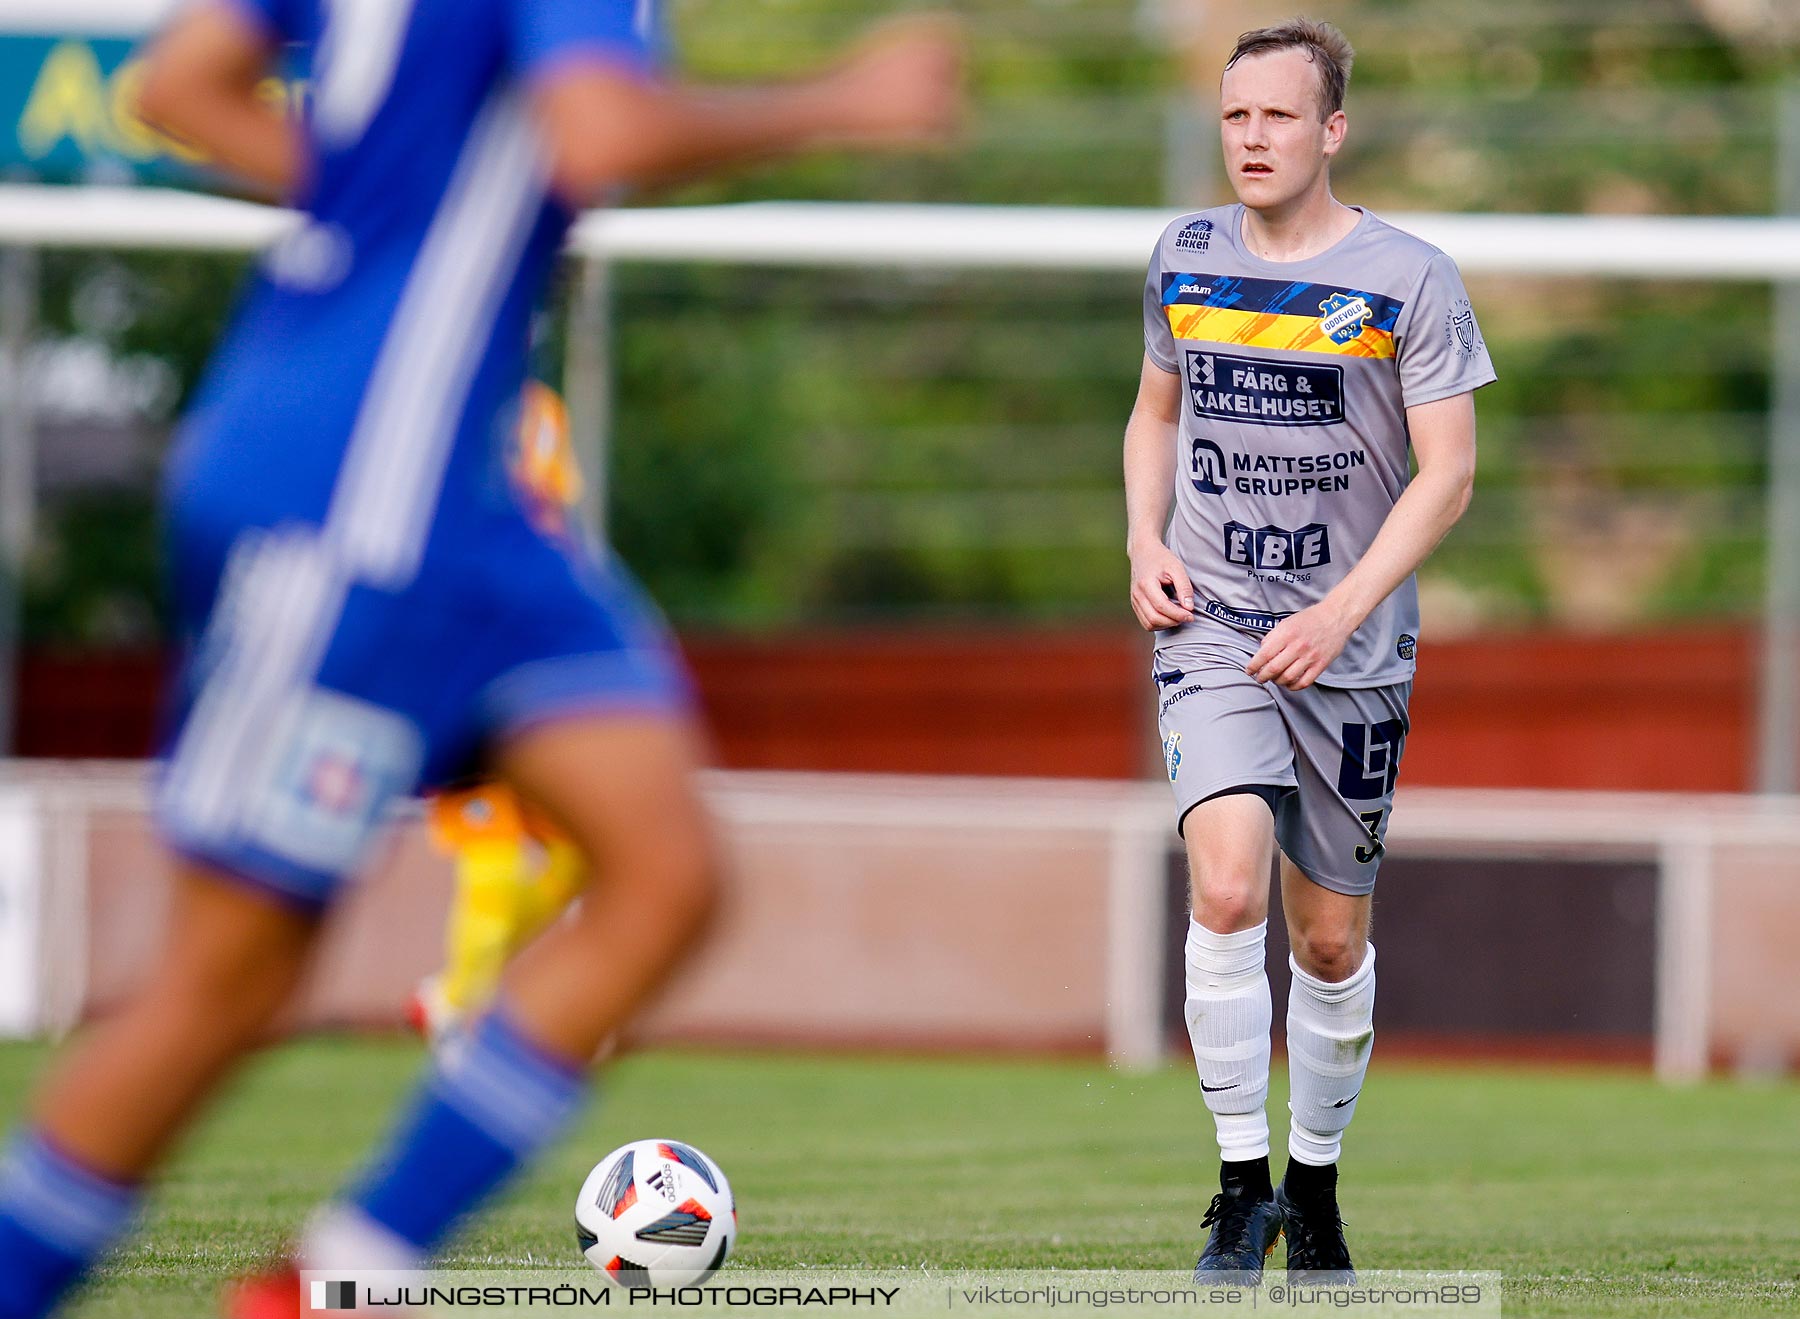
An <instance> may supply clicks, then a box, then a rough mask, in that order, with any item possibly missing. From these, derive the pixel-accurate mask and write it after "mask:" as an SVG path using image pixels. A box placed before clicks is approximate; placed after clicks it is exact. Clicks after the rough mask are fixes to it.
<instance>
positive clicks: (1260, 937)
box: [1185, 921, 1274, 1163]
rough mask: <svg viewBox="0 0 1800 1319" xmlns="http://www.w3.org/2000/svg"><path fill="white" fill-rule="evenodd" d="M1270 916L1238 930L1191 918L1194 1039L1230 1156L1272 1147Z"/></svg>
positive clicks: (1225, 1154)
mask: <svg viewBox="0 0 1800 1319" xmlns="http://www.w3.org/2000/svg"><path fill="white" fill-rule="evenodd" d="M1268 928H1269V923H1268V922H1267V921H1263V922H1262V923H1261V924H1260V925H1256V926H1254V927H1253V928H1251V929H1248V930H1239V931H1238V932H1237V933H1236V934H1215V933H1213V931H1211V930H1209V929H1207V928H1206V927H1205V926H1204V925H1202V924H1200V922H1199V921H1189V922H1188V937H1187V1003H1186V1010H1185V1015H1186V1016H1187V1027H1188V1039H1189V1040H1191V1041H1192V1042H1193V1045H1194V1066H1195V1068H1196V1069H1197V1070H1198V1071H1199V1073H1200V1089H1201V1091H1202V1093H1203V1096H1204V1098H1205V1100H1206V1107H1207V1108H1208V1109H1209V1110H1211V1112H1212V1115H1213V1122H1214V1123H1215V1125H1216V1126H1217V1127H1218V1131H1219V1155H1220V1157H1221V1158H1222V1159H1223V1160H1224V1161H1225V1162H1227V1163H1238V1162H1242V1161H1244V1160H1246V1159H1264V1158H1267V1157H1268V1155H1269V1114H1268V1111H1267V1109H1266V1108H1265V1107H1264V1105H1265V1104H1266V1103H1267V1102H1268V1098H1269V1025H1270V1022H1271V1020H1272V1017H1273V1015H1274V1010H1273V1008H1272V1006H1271V1004H1270V1001H1269V974H1268V971H1267V969H1266V968H1265V966H1264V964H1263V963H1264V957H1265V953H1264V950H1263V941H1264V936H1265V934H1266V933H1267V931H1268Z"/></svg>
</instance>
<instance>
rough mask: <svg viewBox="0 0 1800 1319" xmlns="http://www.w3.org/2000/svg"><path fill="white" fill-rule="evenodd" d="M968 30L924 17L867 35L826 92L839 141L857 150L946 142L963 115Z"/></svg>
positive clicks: (946, 18) (827, 82) (939, 17)
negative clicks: (853, 146) (830, 103)
mask: <svg viewBox="0 0 1800 1319" xmlns="http://www.w3.org/2000/svg"><path fill="white" fill-rule="evenodd" d="M965 45H966V41H965V36H964V32H963V25H962V24H961V23H960V22H959V21H958V20H957V19H955V18H954V17H952V16H951V15H948V14H919V15H913V16H909V17H906V18H899V19H893V20H890V21H888V22H885V23H879V24H877V25H875V26H874V27H872V28H871V29H869V31H868V32H867V33H866V34H865V35H864V36H863V38H862V40H861V41H859V42H858V43H857V44H856V46H855V47H854V48H853V49H852V50H851V52H850V54H849V55H848V56H847V57H846V58H845V59H844V61H843V62H842V63H841V64H839V65H838V67H837V68H835V69H833V70H832V71H831V72H829V73H827V74H826V75H825V76H824V78H823V80H822V86H823V88H824V90H825V91H826V92H827V94H828V95H829V96H830V97H831V100H832V105H833V108H834V110H835V111H836V114H835V116H834V117H835V118H836V119H837V121H838V123H839V125H840V134H839V136H840V140H842V141H844V142H846V143H848V144H851V145H856V146H888V147H923V146H934V145H937V144H940V143H943V142H946V141H948V140H949V139H950V138H951V137H952V136H954V134H955V133H956V131H957V129H958V127H959V126H960V125H961V123H962V118H963V109H964V95H963V81H964V47H965Z"/></svg>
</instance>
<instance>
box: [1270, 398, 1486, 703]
mask: <svg viewBox="0 0 1800 1319" xmlns="http://www.w3.org/2000/svg"><path fill="white" fill-rule="evenodd" d="M1406 424H1407V429H1408V430H1409V431H1410V432H1411V435H1412V446H1413V453H1414V455H1415V456H1416V457H1417V459H1418V464H1419V474H1418V475H1417V476H1416V477H1414V478H1413V481H1412V484H1411V485H1409V486H1408V487H1407V488H1406V491H1405V493H1404V494H1402V495H1401V496H1400V498H1399V499H1398V500H1397V501H1395V503H1394V507H1393V510H1392V511H1391V512H1390V513H1389V514H1388V516H1387V520H1386V521H1385V522H1383V523H1382V524H1381V530H1380V531H1379V532H1378V533H1377V534H1376V536H1375V539H1374V541H1373V542H1371V543H1370V545H1369V549H1368V552H1367V553H1366V554H1364V555H1363V556H1362V558H1361V559H1360V560H1359V561H1358V562H1357V565H1356V567H1354V568H1352V569H1351V570H1350V572H1349V573H1348V574H1347V575H1346V576H1345V577H1344V580H1343V581H1341V582H1339V583H1338V584H1337V586H1335V587H1334V588H1332V590H1331V591H1330V592H1329V593H1328V594H1327V595H1326V596H1325V598H1324V599H1323V600H1321V601H1319V603H1318V604H1316V605H1313V606H1311V607H1310V608H1307V609H1302V610H1301V611H1300V612H1299V613H1297V614H1294V615H1292V616H1291V617H1289V618H1286V619H1283V620H1282V621H1281V622H1280V623H1279V624H1278V625H1276V627H1275V628H1274V629H1273V630H1272V631H1271V632H1270V633H1269V635H1268V636H1267V637H1265V638H1264V639H1263V643H1262V646H1261V647H1260V648H1259V649H1258V650H1257V652H1256V655H1255V656H1254V658H1252V659H1251V661H1250V663H1249V664H1248V665H1247V666H1246V671H1247V672H1248V673H1249V674H1250V676H1251V677H1253V678H1255V679H1256V680H1257V681H1258V682H1275V683H1279V684H1280V685H1281V686H1283V687H1286V688H1288V689H1290V690H1292V691H1299V690H1301V689H1302V688H1305V687H1310V686H1311V685H1312V684H1313V683H1314V682H1316V681H1318V678H1319V675H1320V674H1322V673H1324V672H1325V669H1326V667H1327V666H1328V665H1330V663H1331V662H1332V661H1333V660H1334V659H1336V658H1337V657H1338V655H1339V653H1340V652H1341V651H1342V650H1343V649H1344V644H1345V643H1346V642H1347V641H1348V640H1349V639H1350V634H1351V633H1353V632H1355V631H1356V629H1357V628H1359V627H1361V626H1362V624H1363V620H1364V619H1366V618H1368V616H1369V614H1370V613H1371V612H1373V610H1374V609H1375V607H1376V606H1377V605H1379V604H1380V603H1381V602H1382V601H1383V600H1385V599H1387V598H1388V596H1390V595H1392V594H1393V593H1394V591H1395V589H1396V588H1398V587H1399V585H1400V583H1402V582H1404V581H1405V580H1406V579H1407V578H1408V577H1410V576H1412V575H1413V573H1415V572H1417V571H1418V569H1419V565H1421V564H1422V563H1424V562H1425V560H1426V559H1427V558H1428V557H1430V555H1431V552H1432V551H1433V550H1435V549H1436V548H1437V547H1438V544H1439V542H1441V541H1442V540H1443V539H1444V537H1445V536H1446V535H1448V534H1449V532H1450V528H1451V527H1453V526H1455V525H1456V523H1457V520H1458V519H1459V518H1461V517H1462V515H1463V513H1464V512H1465V511H1467V509H1468V507H1469V499H1470V497H1471V496H1472V495H1473V493H1474V489H1475V395H1474V394H1472V393H1470V394H1457V395H1454V396H1452V397H1450V398H1445V399H1438V400H1437V401H1436V402H1432V403H1421V404H1419V405H1418V406H1417V407H1412V408H1408V409H1407V410H1406Z"/></svg>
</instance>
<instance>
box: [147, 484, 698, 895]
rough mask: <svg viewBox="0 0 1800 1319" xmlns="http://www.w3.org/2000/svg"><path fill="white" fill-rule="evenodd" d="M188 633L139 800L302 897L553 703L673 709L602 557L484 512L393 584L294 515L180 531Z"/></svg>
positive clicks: (626, 592)
mask: <svg viewBox="0 0 1800 1319" xmlns="http://www.w3.org/2000/svg"><path fill="white" fill-rule="evenodd" d="M176 512H177V517H176V520H175V527H174V529H173V537H172V539H173V544H172V546H171V549H172V559H173V565H174V569H175V588H176V597H177V608H178V613H179V614H180V622H181V624H182V626H183V630H184V631H185V632H186V633H187V635H189V636H191V637H193V638H195V641H194V643H193V645H192V646H191V647H190V652H189V655H188V657H187V659H186V662H185V663H184V665H183V667H182V670H181V672H180V673H179V674H178V676H177V678H176V680H175V683H174V687H173V691H172V694H171V696H172V699H171V701H170V707H171V708H170V718H169V720H168V726H169V730H170V731H169V733H168V736H167V738H166V743H165V747H164V754H165V757H166V767H165V769H164V771H163V773H162V776H161V781H160V783H159V785H158V790H157V802H156V816H157V823H158V827H159V829H160V831H161V833H162V836H163V838H164V840H165V841H166V842H167V843H168V844H169V845H170V846H172V847H173V848H174V849H175V851H176V852H177V853H178V854H180V855H182V856H185V857H187V858H189V859H191V860H194V861H197V862H199V863H201V864H204V865H206V866H208V867H209V868H211V869H215V870H220V871H223V872H225V873H226V874H228V875H232V876H235V877H237V878H240V879H242V880H243V881H245V882H247V883H249V884H251V885H253V886H256V887H258V888H261V889H264V890H267V891H269V892H271V893H273V894H275V895H276V896H278V897H280V898H281V899H283V900H286V901H288V902H291V903H292V904H294V905H296V906H298V907H301V908H305V909H317V908H322V907H324V906H326V905H327V904H329V903H330V901H331V900H332V898H333V896H334V895H335V894H336V893H337V891H338V889H339V888H340V886H341V885H342V884H343V883H344V881H345V880H346V879H347V878H348V877H350V876H352V875H353V874H355V873H356V872H357V871H358V870H359V869H360V868H361V867H362V865H363V864H364V862H365V860H366V858H367V857H368V855H369V851H370V848H371V846H372V845H373V844H374V842H375V841H376V839H377V837H378V835H379V834H380V832H381V829H382V825H383V823H384V820H385V818H386V817H387V815H388V813H389V811H390V808H391V807H392V806H393V805H394V804H395V803H396V801H397V800H398V799H400V798H404V797H406V796H408V795H410V794H412V793H414V792H416V791H418V790H419V789H420V788H421V787H429V786H436V785H439V784H443V783H446V782H449V781H453V780H455V779H457V778H460V777H464V776H466V775H468V774H470V773H472V772H474V771H476V770H478V769H479V768H480V765H481V762H482V759H483V757H484V753H486V752H487V751H488V750H489V749H490V748H491V747H493V746H494V745H496V744H497V743H500V742H503V741H504V740H506V739H507V738H508V737H511V736H514V735H516V734H518V733H521V732H523V731H525V730H527V729H529V728H531V727H533V726H535V725H540V724H543V723H546V722H549V721H553V720H556V719H559V718H565V717H571V716H576V715H581V714H591V713H606V712H614V713H627V712H657V713H666V714H669V715H672V716H683V717H685V716H686V715H688V714H689V713H691V711H692V710H693V706H694V702H693V694H692V688H691V684H690V682H689V680H688V678H687V675H686V672H685V670H684V668H683V666H682V663H681V660H680V657H679V655H678V653H677V652H676V649H675V646H674V643H673V641H672V638H671V637H670V635H669V632H668V629H667V628H666V626H665V625H664V624H663V622H662V621H661V618H660V616H659V615H658V614H657V612H656V611H655V609H654V607H653V606H652V605H651V604H650V603H649V601H648V599H647V597H645V596H644V594H643V593H642V591H641V590H640V589H639V587H638V586H637V584H636V583H635V582H634V581H633V580H632V578H631V576H630V575H629V574H628V573H627V572H626V571H625V569H624V568H623V567H622V566H621V565H620V564H619V563H618V562H617V561H616V560H614V559H612V558H611V557H610V555H602V554H600V553H597V552H589V551H587V550H585V549H582V548H579V547H574V546H565V545H561V544H558V543H556V542H553V541H551V540H548V539H546V538H544V537H543V536H541V535H539V534H538V533H537V532H536V531H534V530H533V529H532V527H531V526H530V525H529V523H528V522H527V521H526V520H525V518H524V516H523V515H522V514H521V513H518V512H517V511H516V510H508V511H506V512H504V513H502V512H499V511H496V512H495V513H493V514H492V515H491V516H488V517H485V518H483V519H482V520H481V524H480V525H479V526H472V527H464V528H460V529H459V533H460V534H458V535H457V536H454V537H452V536H447V535H434V537H433V542H432V545H431V547H430V548H429V549H428V551H427V553H426V555H425V558H424V560H423V563H422V566H421V567H420V570H419V571H418V572H417V573H416V574H415V575H414V576H413V578H412V580H411V581H410V582H409V583H408V584H406V585H405V586H403V587H401V588H399V589H394V590H387V589H378V588H376V587H373V586H370V585H367V584H365V583H363V582H359V581H357V580H355V578H354V576H353V575H351V574H348V573H346V572H345V571H343V570H342V568H341V567H340V561H341V559H342V557H343V556H342V555H341V553H339V552H337V551H334V550H333V549H332V548H331V547H330V546H329V544H328V543H327V540H326V538H325V537H324V536H323V535H322V534H321V533H320V530H319V528H318V526H317V525H316V524H311V523H293V524H288V525H277V526H272V527H251V528H247V529H244V530H242V531H239V532H237V533H236V534H235V535H233V536H232V537H230V539H229V543H228V548H227V547H226V546H225V545H224V544H221V540H222V538H221V537H219V536H217V535H213V536H210V537H209V536H208V535H206V534H204V533H203V532H201V531H199V530H198V529H194V530H191V531H190V532H188V533H184V531H183V528H182V526H181V519H180V516H179V513H180V510H179V509H177V510H176Z"/></svg>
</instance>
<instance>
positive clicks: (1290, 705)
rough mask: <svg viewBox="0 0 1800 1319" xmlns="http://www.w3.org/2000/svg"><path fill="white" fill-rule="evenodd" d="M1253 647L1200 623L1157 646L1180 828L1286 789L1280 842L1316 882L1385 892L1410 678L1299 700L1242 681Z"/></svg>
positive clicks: (1280, 804)
mask: <svg viewBox="0 0 1800 1319" xmlns="http://www.w3.org/2000/svg"><path fill="white" fill-rule="evenodd" d="M1255 653H1256V646H1255V644H1254V642H1253V640H1252V638H1251V637H1249V636H1246V635H1243V634H1240V633H1238V632H1235V631H1234V630H1232V629H1230V628H1227V627H1225V626H1223V625H1221V624H1216V623H1211V622H1209V621H1206V620H1202V625H1193V624H1190V625H1189V626H1187V627H1184V628H1182V629H1180V631H1179V632H1178V633H1176V634H1175V635H1173V636H1164V637H1163V638H1160V639H1159V640H1158V642H1157V647H1156V658H1155V661H1154V663H1153V664H1152V666H1151V676H1152V679H1153V680H1154V682H1155V684H1156V701H1157V709H1156V714H1157V724H1158V726H1159V728H1160V730H1161V732H1162V747H1163V761H1164V764H1165V766H1166V767H1167V769H1168V772H1169V783H1170V785H1171V786H1172V787H1173V788H1174V790H1175V809H1176V820H1177V821H1178V823H1185V821H1186V818H1187V814H1188V812H1189V811H1191V810H1192V809H1193V808H1194V807H1196V806H1198V805H1199V804H1200V803H1201V802H1203V801H1205V800H1206V799H1207V798H1209V797H1217V796H1219V795H1221V794H1223V793H1225V792H1228V791H1230V790H1232V789H1236V788H1245V787H1255V786H1268V787H1274V788H1277V789H1286V791H1282V792H1280V793H1279V794H1278V795H1277V797H1276V802H1275V840H1276V842H1277V843H1279V844H1280V845H1281V850H1282V851H1283V852H1285V853H1286V854H1287V857H1288V859H1289V860H1290V861H1292V862H1293V863H1294V864H1295V865H1296V866H1298V867H1299V868H1300V869H1301V871H1302V872H1304V873H1305V874H1306V876H1307V877H1308V878H1309V879H1311V880H1313V881H1314V882H1315V883H1318V884H1321V885H1323V886H1324V887H1325V888H1328V889H1331V890H1333V891H1334V892H1337V893H1347V894H1352V895H1359V894H1363V893H1368V892H1370V891H1371V890H1373V889H1374V887H1375V872H1376V871H1377V870H1379V869H1380V867H1381V853H1382V840H1383V839H1384V838H1386V836H1387V827H1388V816H1389V814H1390V813H1391V812H1392V810H1393V805H1394V783H1395V780H1396V779H1397V778H1398V776H1399V770H1400V752H1401V749H1402V747H1403V746H1404V744H1405V741H1406V730H1407V727H1408V724H1407V718H1406V705H1407V701H1408V699H1409V698H1410V697H1411V695H1412V682H1411V681H1410V680H1408V681H1406V682H1401V683H1395V684H1393V685H1392V686H1388V687H1366V688H1351V687H1325V686H1321V685H1319V684H1316V683H1315V684H1314V685H1313V686H1311V687H1308V688H1307V689H1305V690H1304V691H1298V692H1291V691H1289V690H1287V688H1285V687H1279V686H1277V685H1276V684H1274V683H1272V682H1271V683H1259V682H1257V681H1256V679H1254V678H1252V677H1251V676H1250V675H1249V674H1247V673H1245V672H1244V665H1245V664H1246V663H1247V662H1248V661H1249V659H1250V657H1251V656H1252V655H1254V654H1255Z"/></svg>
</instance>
